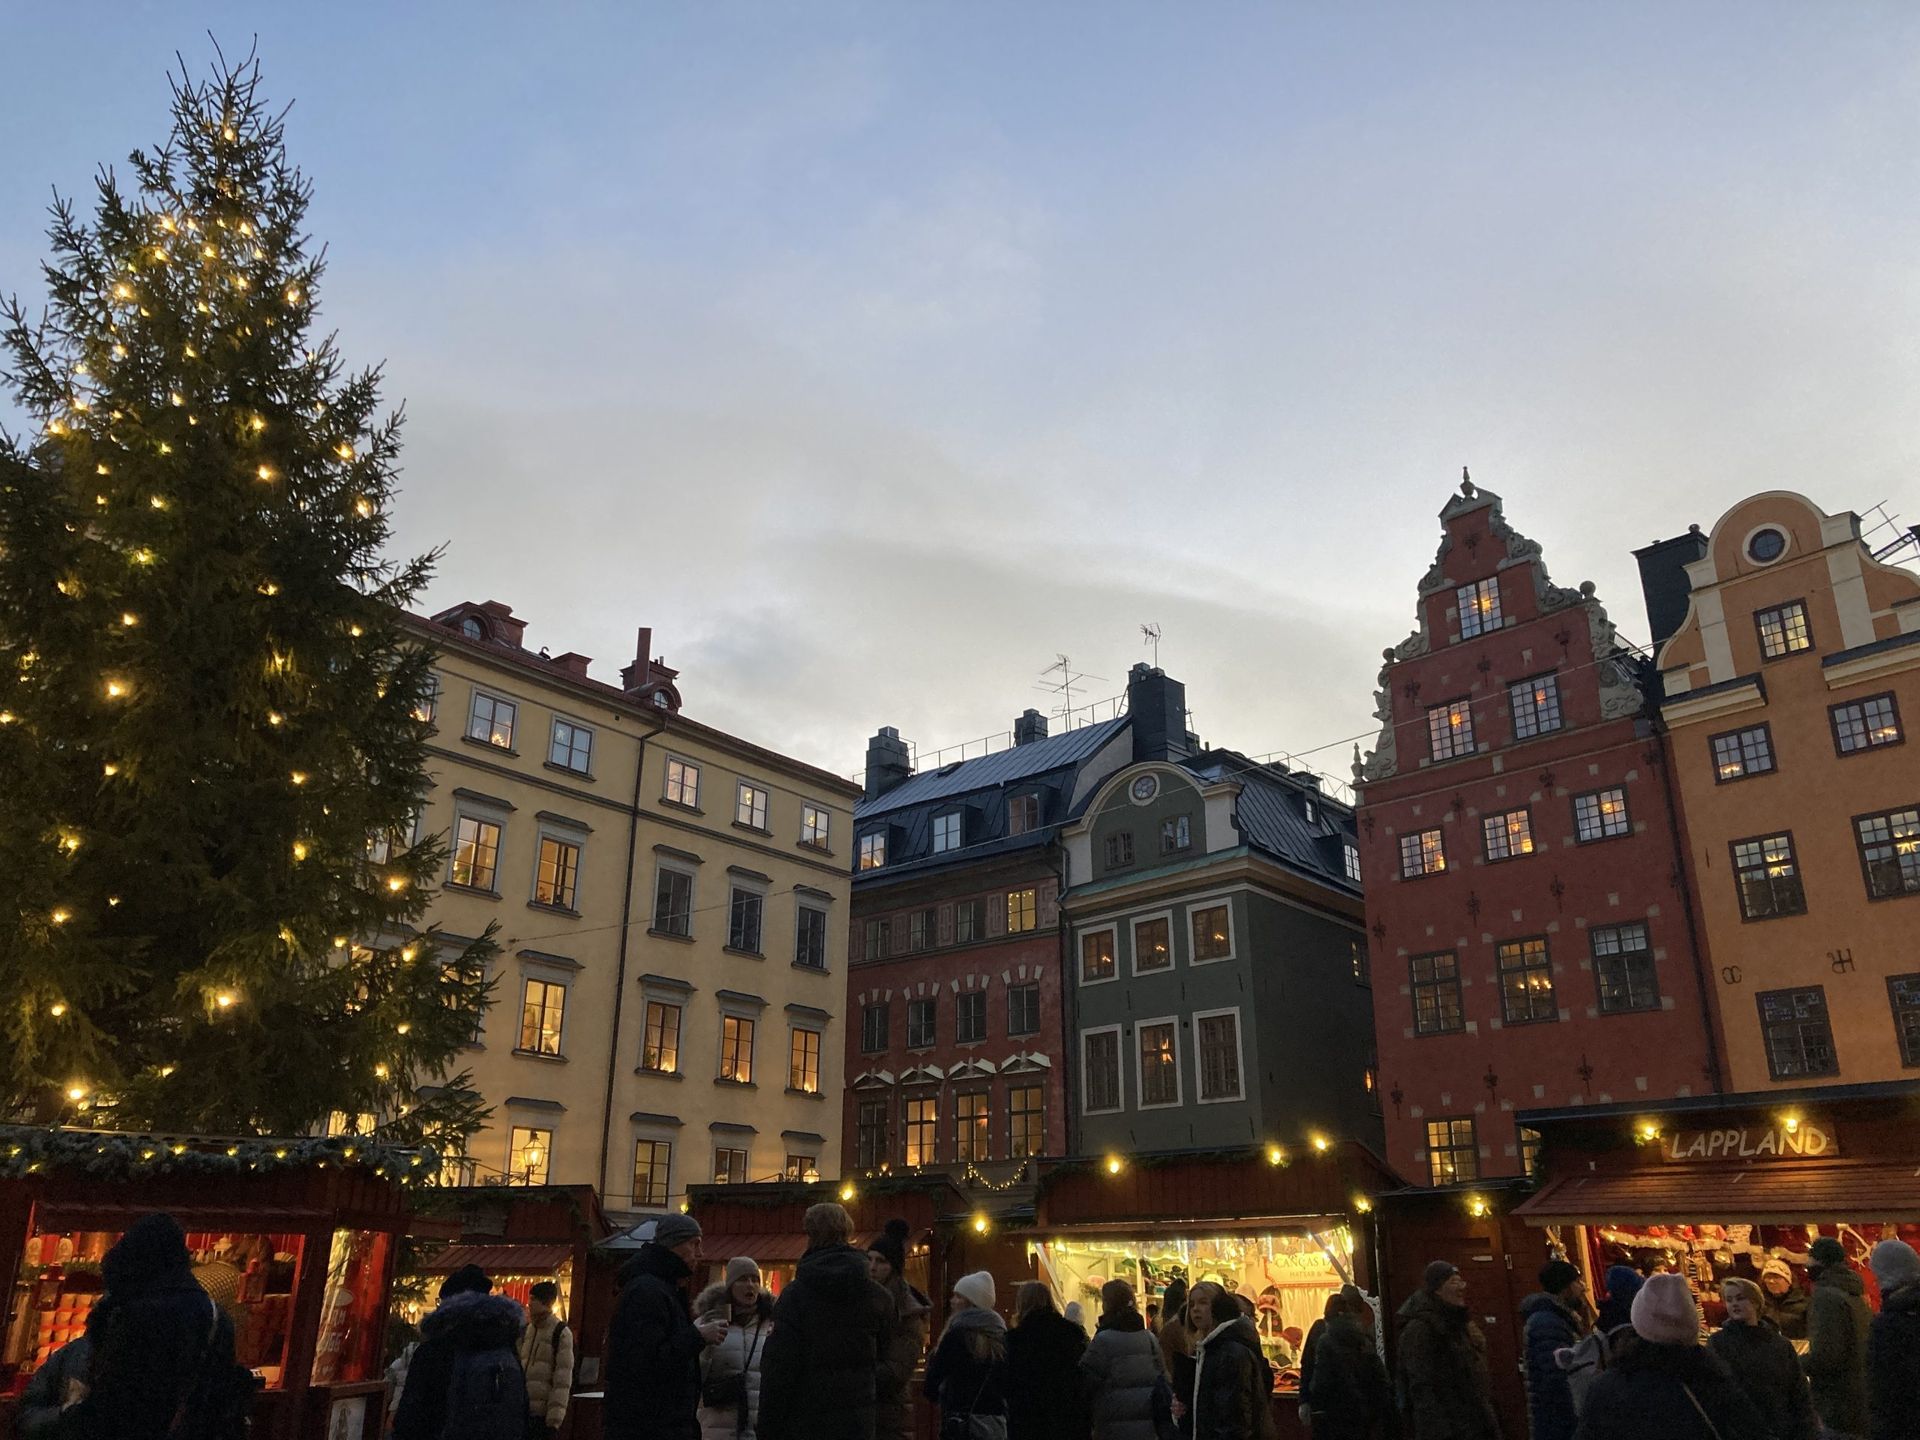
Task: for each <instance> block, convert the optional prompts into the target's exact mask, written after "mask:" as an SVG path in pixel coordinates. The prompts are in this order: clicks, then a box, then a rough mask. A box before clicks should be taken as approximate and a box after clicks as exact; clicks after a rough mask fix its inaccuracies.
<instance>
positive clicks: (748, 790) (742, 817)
mask: <svg viewBox="0 0 1920 1440" xmlns="http://www.w3.org/2000/svg"><path fill="white" fill-rule="evenodd" d="M733 823H734V824H736V825H744V826H746V827H747V828H748V829H749V830H764V829H766V828H767V792H766V791H764V790H762V789H761V788H760V787H759V786H758V785H749V784H748V783H747V782H746V781H745V780H742V781H741V782H740V786H739V790H738V792H737V793H736V794H735V796H734V803H733Z"/></svg>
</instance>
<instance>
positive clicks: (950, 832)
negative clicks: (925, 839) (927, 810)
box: [933, 810, 960, 855]
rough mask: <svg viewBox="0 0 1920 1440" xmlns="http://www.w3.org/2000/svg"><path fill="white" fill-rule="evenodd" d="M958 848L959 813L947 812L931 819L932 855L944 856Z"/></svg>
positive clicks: (956, 811)
mask: <svg viewBox="0 0 1920 1440" xmlns="http://www.w3.org/2000/svg"><path fill="white" fill-rule="evenodd" d="M959 848H960V812H959V811H958V810H953V811H949V812H948V813H947V814H945V815H936V816H934V817H933V853H934V854H936V855H940V854H944V853H945V852H946V851H948V850H958V849H959Z"/></svg>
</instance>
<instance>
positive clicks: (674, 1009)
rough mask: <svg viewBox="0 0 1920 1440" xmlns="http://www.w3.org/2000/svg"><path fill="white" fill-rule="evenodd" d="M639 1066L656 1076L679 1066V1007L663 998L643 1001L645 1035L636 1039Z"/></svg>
mask: <svg viewBox="0 0 1920 1440" xmlns="http://www.w3.org/2000/svg"><path fill="white" fill-rule="evenodd" d="M640 1068H641V1069H642V1070H651V1071H653V1072H654V1073H655V1074H656V1075H673V1074H676V1073H678V1071H679V1069H680V1007H679V1006H678V1005H669V1004H667V1003H666V1002H665V1001H663V1000H649V1001H648V1002H647V1024H646V1034H645V1036H644V1038H643V1039H642V1040H641V1042H640Z"/></svg>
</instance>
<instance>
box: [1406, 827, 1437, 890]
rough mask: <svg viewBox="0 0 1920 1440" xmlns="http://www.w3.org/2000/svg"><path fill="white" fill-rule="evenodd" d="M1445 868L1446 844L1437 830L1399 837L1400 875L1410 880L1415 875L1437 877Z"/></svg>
mask: <svg viewBox="0 0 1920 1440" xmlns="http://www.w3.org/2000/svg"><path fill="white" fill-rule="evenodd" d="M1446 868H1447V847H1446V842H1445V841H1444V840H1443V839H1442V838H1441V835H1440V832H1439V831H1438V830H1422V831H1420V832H1419V833H1417V834H1414V835H1402V836H1401V837H1400V875H1401V878H1402V879H1407V880H1410V879H1412V878H1413V877H1415V876H1417V875H1438V874H1439V873H1440V872H1441V871H1443V870H1445V869H1446Z"/></svg>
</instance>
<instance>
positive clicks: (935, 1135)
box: [907, 1096, 940, 1165]
mask: <svg viewBox="0 0 1920 1440" xmlns="http://www.w3.org/2000/svg"><path fill="white" fill-rule="evenodd" d="M939 1136H940V1102H939V1101H938V1100H936V1099H934V1098H932V1097H931V1096H926V1097H921V1098H918V1099H913V1100H909V1101H907V1164H909V1165H931V1164H933V1163H934V1159H935V1157H936V1155H937V1153H938V1145H939Z"/></svg>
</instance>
